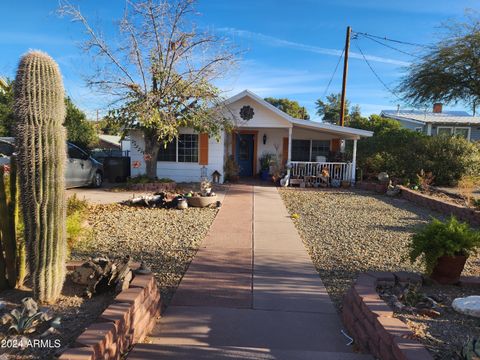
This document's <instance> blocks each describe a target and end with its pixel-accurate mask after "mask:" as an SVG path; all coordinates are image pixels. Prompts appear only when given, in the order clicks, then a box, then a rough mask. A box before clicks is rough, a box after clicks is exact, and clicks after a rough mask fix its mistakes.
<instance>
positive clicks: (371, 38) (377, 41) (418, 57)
mask: <svg viewBox="0 0 480 360" xmlns="http://www.w3.org/2000/svg"><path fill="white" fill-rule="evenodd" d="M358 35H363V34H358ZM363 37H365V38H367V39H369V40H372V41H375V42H376V43H378V44H380V45H383V46H385V47H387V48H389V49H392V50H395V51H398V52H400V53H402V54H405V55H408V56H411V57H414V58H417V59H420V58H421V57H420V56H418V55H414V54H410V53H408V52H406V51H403V50H401V49H399V48H396V47H394V46H391V45H388V44H385V43H384V42H381V41H379V40H377V39H375V38H373V37H371V36H370V35H363Z"/></svg>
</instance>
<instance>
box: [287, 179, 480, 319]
mask: <svg viewBox="0 0 480 360" xmlns="http://www.w3.org/2000/svg"><path fill="white" fill-rule="evenodd" d="M279 191H280V194H281V196H282V198H283V200H284V202H285V204H286V206H287V208H288V211H289V212H290V214H294V213H296V214H298V215H299V218H298V219H295V220H294V222H295V225H296V227H297V229H298V231H299V233H300V235H301V237H302V239H303V241H304V243H305V245H306V247H307V249H308V251H309V253H310V255H311V257H312V260H313V262H314V264H315V267H316V268H317V270H318V272H319V273H320V277H321V278H322V280H323V282H324V284H325V286H326V287H327V290H328V292H329V294H330V297H331V298H332V300H333V301H334V303H335V305H336V307H337V309H338V310H339V311H341V302H342V299H343V295H344V293H345V292H346V291H347V290H348V288H349V287H350V285H351V283H352V281H353V280H354V279H355V278H356V277H357V275H358V274H359V273H361V272H365V271H368V270H388V271H396V270H407V271H416V272H421V271H422V267H421V266H420V264H413V265H412V264H410V261H409V260H408V259H407V258H406V256H407V244H408V243H409V238H410V235H411V234H412V231H413V229H414V228H415V227H416V226H419V225H421V224H424V223H426V222H427V221H428V220H429V218H430V216H436V217H439V218H441V216H440V215H439V214H438V213H434V212H432V211H430V210H428V209H424V208H421V207H419V206H417V205H414V204H412V203H410V202H408V201H406V200H403V199H400V198H389V197H386V196H383V195H375V194H372V193H369V192H363V191H357V190H324V191H321V190H320V191H304V190H296V189H291V188H289V189H280V190H279ZM464 274H466V275H480V257H478V256H477V257H476V258H470V259H469V261H468V262H467V265H466V268H465V270H464Z"/></svg>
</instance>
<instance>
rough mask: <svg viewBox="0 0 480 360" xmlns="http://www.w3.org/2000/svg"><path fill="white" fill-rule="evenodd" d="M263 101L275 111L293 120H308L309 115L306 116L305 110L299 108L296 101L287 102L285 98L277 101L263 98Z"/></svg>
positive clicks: (301, 107) (271, 98)
mask: <svg viewBox="0 0 480 360" xmlns="http://www.w3.org/2000/svg"><path fill="white" fill-rule="evenodd" d="M265 101H267V102H269V103H270V104H272V105H273V106H275V107H276V108H277V109H279V110H282V111H283V112H285V113H287V114H288V115H290V116H291V117H293V118H295V119H303V120H310V115H308V111H307V109H305V107H303V106H300V104H299V103H298V101H295V100H289V99H286V98H283V99H277V98H273V97H267V98H265Z"/></svg>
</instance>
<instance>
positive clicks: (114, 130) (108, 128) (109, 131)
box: [96, 116, 122, 135]
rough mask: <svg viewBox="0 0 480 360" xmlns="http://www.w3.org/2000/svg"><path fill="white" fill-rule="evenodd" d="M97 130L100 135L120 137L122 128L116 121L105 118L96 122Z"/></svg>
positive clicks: (108, 117)
mask: <svg viewBox="0 0 480 360" xmlns="http://www.w3.org/2000/svg"><path fill="white" fill-rule="evenodd" d="M96 125H97V128H98V130H99V131H100V132H101V133H102V134H106V135H121V134H122V127H121V124H120V123H119V122H118V121H116V119H113V118H111V117H110V116H105V117H104V118H103V119H102V120H100V121H98V122H97V124H96Z"/></svg>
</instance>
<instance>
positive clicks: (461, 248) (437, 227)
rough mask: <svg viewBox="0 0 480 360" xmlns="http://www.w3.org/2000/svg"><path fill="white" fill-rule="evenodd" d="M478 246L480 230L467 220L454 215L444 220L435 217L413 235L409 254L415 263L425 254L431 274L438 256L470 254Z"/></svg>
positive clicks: (428, 271)
mask: <svg viewBox="0 0 480 360" xmlns="http://www.w3.org/2000/svg"><path fill="white" fill-rule="evenodd" d="M478 246H480V232H479V231H476V230H472V229H471V228H470V225H468V224H467V223H466V222H459V221H458V220H457V219H456V218H455V217H454V216H451V217H450V218H449V219H448V220H446V221H444V222H443V221H440V220H438V219H435V218H433V219H432V221H431V222H430V223H428V224H427V225H425V226H423V227H421V228H420V229H419V230H418V231H417V232H416V233H415V234H414V235H413V236H412V241H411V243H410V245H409V256H410V261H411V262H412V263H413V262H415V261H416V260H417V259H418V258H419V257H420V256H422V255H423V261H424V263H425V269H426V272H427V274H431V273H432V271H433V269H434V267H435V265H436V264H437V260H438V258H440V257H442V256H455V255H464V256H469V255H470V254H472V253H475V252H476V250H477V247H478Z"/></svg>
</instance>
